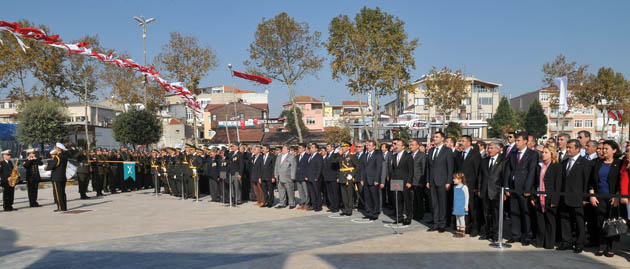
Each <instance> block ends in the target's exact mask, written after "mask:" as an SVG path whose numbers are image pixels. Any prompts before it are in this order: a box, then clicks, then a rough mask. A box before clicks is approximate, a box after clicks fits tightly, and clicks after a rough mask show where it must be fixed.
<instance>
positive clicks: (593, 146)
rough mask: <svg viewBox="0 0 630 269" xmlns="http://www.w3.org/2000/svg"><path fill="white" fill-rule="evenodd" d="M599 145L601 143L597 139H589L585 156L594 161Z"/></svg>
mask: <svg viewBox="0 0 630 269" xmlns="http://www.w3.org/2000/svg"><path fill="white" fill-rule="evenodd" d="M597 146H599V143H597V141H595V140H590V141H588V143H586V144H585V148H586V149H585V152H586V154H585V156H584V158H586V159H587V160H589V161H593V160H596V159H597Z"/></svg>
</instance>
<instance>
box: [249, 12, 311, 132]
mask: <svg viewBox="0 0 630 269" xmlns="http://www.w3.org/2000/svg"><path fill="white" fill-rule="evenodd" d="M320 36H321V33H320V32H318V31H314V32H313V33H311V32H310V30H309V26H308V24H307V23H306V22H297V21H295V19H294V18H292V17H289V15H288V14H287V13H285V12H282V13H280V14H278V15H276V16H275V17H274V18H272V19H269V20H267V19H265V18H263V21H262V22H261V23H260V24H258V27H257V29H256V33H255V34H254V42H252V43H251V44H250V46H249V58H250V60H246V61H245V62H244V63H243V64H244V65H245V66H247V67H248V72H250V73H254V74H258V75H262V76H265V77H271V78H273V79H275V80H277V81H280V82H282V83H284V84H285V85H287V88H288V90H289V99H290V101H291V107H292V108H293V109H292V110H293V120H294V122H293V126H297V125H299V123H298V119H301V118H302V117H301V116H298V115H297V106H296V105H295V95H294V93H293V87H294V86H295V84H296V82H297V81H299V80H301V79H303V78H304V77H306V76H307V75H314V74H315V72H317V71H318V70H319V69H321V67H322V62H323V61H324V59H323V58H321V57H319V56H318V50H319V48H320V47H321V43H320V41H319V40H320ZM285 122H286V121H285ZM296 130H297V135H298V139H299V141H300V143H302V142H304V141H303V139H302V129H301V128H299V129H296Z"/></svg>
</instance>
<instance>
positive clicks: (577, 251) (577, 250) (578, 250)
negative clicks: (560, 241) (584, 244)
mask: <svg viewBox="0 0 630 269" xmlns="http://www.w3.org/2000/svg"><path fill="white" fill-rule="evenodd" d="M582 251H584V249H583V248H575V249H573V252H575V253H582Z"/></svg>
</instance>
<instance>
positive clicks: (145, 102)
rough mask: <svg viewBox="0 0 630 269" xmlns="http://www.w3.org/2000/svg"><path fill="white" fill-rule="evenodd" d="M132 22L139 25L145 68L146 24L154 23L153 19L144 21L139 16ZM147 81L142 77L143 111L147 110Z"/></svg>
mask: <svg viewBox="0 0 630 269" xmlns="http://www.w3.org/2000/svg"><path fill="white" fill-rule="evenodd" d="M133 19H134V20H136V21H137V22H138V25H140V27H142V41H143V48H144V66H147V24H149V23H151V22H154V21H155V19H154V18H148V19H146V20H145V19H144V16H140V18H138V17H133ZM148 84H149V83H148V81H147V76H146V75H145V76H144V109H147V91H148V87H149V85H148Z"/></svg>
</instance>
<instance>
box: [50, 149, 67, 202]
mask: <svg viewBox="0 0 630 269" xmlns="http://www.w3.org/2000/svg"><path fill="white" fill-rule="evenodd" d="M55 152H56V153H57V154H56V155H54V156H53V158H52V160H51V164H52V165H53V166H52V173H51V181H52V183H53V192H54V194H53V195H55V196H54V198H55V203H56V204H57V209H55V212H59V211H66V210H68V203H67V200H66V181H67V178H66V167H67V165H68V152H67V150H66V147H65V146H64V145H63V144H61V143H57V144H56V145H55Z"/></svg>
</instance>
